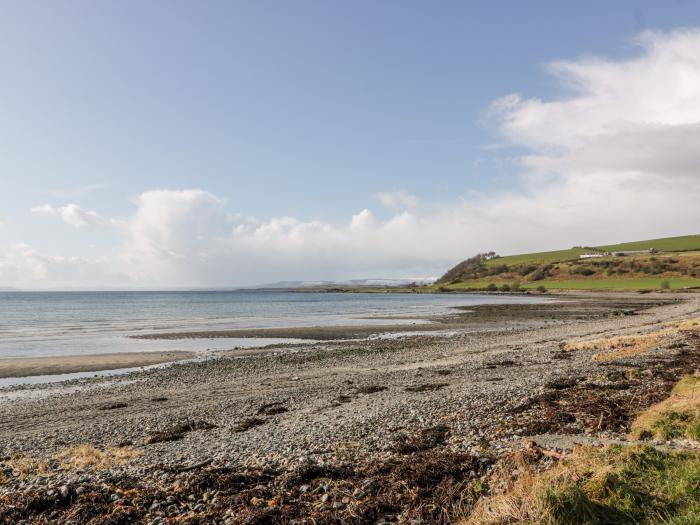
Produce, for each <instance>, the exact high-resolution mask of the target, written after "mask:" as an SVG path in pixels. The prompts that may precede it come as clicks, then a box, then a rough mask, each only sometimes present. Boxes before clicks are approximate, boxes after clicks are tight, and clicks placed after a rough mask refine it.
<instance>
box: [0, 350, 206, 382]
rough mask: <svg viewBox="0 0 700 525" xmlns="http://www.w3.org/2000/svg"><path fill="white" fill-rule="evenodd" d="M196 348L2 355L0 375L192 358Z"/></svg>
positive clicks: (20, 375)
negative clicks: (188, 349)
mask: <svg viewBox="0 0 700 525" xmlns="http://www.w3.org/2000/svg"><path fill="white" fill-rule="evenodd" d="M194 356H195V353H194V352H186V351H181V350H174V351H170V352H168V351H165V352H118V353H110V354H86V355H67V356H42V357H3V358H0V379H9V378H24V377H34V376H46V375H60V374H73V373H80V372H104V371H108V370H118V369H122V368H137V367H143V366H150V365H158V364H163V363H170V362H177V361H183V360H186V359H192V358H193V357H194Z"/></svg>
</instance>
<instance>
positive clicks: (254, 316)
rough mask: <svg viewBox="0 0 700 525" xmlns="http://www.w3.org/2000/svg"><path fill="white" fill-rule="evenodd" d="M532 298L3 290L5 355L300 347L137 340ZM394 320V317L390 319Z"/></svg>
mask: <svg viewBox="0 0 700 525" xmlns="http://www.w3.org/2000/svg"><path fill="white" fill-rule="evenodd" d="M543 300H544V299H542V298H537V297H530V296H507V295H485V294H482V295H479V294H418V293H415V294H404V293H325V292H295V291H268V290H265V291H261V290H244V291H183V292H181V291H158V292H141V291H134V292H0V357H38V356H61V355H81V354H99V353H111V352H143V351H164V350H167V351H172V350H188V351H196V352H216V351H218V350H227V349H232V348H235V347H238V348H246V347H257V346H265V345H269V344H273V343H281V342H294V340H290V339H272V338H216V339H213V338H207V339H177V340H164V339H160V340H158V339H134V338H132V337H131V336H134V335H140V334H153V333H159V332H178V331H207V330H226V329H235V328H274V327H303V326H328V325H339V326H342V325H353V324H361V325H367V324H376V325H382V324H392V325H395V324H397V323H406V324H411V323H419V322H425V321H424V320H423V319H424V318H425V317H426V316H431V315H440V314H446V313H450V312H451V311H454V310H452V309H453V308H455V307H465V306H466V307H468V306H473V305H479V304H503V303H535V302H539V301H543ZM389 318H391V319H389Z"/></svg>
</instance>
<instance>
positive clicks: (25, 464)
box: [0, 454, 52, 479]
mask: <svg viewBox="0 0 700 525" xmlns="http://www.w3.org/2000/svg"><path fill="white" fill-rule="evenodd" d="M0 467H2V468H3V469H7V470H10V471H11V472H12V474H13V475H14V476H15V477H17V478H20V479H26V478H28V477H32V476H48V475H50V474H51V473H52V470H51V467H50V466H49V463H48V461H46V460H43V459H37V458H35V457H32V456H29V455H27V454H17V455H15V456H13V457H11V458H10V459H8V460H6V461H3V462H2V463H0Z"/></svg>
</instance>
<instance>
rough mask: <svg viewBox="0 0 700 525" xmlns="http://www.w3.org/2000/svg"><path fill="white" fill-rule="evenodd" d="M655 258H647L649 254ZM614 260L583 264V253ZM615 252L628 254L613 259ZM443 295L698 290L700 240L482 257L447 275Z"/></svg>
mask: <svg viewBox="0 0 700 525" xmlns="http://www.w3.org/2000/svg"><path fill="white" fill-rule="evenodd" d="M652 248H653V249H654V252H649V250H650V249H652ZM591 252H598V253H600V254H601V255H602V254H603V252H609V253H610V254H611V255H608V256H601V257H595V258H585V259H582V258H580V257H579V256H580V255H582V254H584V253H591ZM615 252H641V253H628V254H625V255H624V256H615V255H614V254H615ZM437 285H438V287H440V288H441V289H448V290H449V289H453V290H460V289H477V290H478V289H488V290H496V289H498V290H502V291H507V290H508V289H531V288H538V289H543V288H544V289H553V290H554V289H588V290H626V289H627V290H641V289H690V288H700V235H685V236H681V237H666V238H662V239H649V240H645V241H635V242H625V243H619V244H610V245H606V246H595V247H575V248H571V249H568V250H555V251H549V252H535V253H525V254H518V255H508V256H504V257H499V256H497V255H496V254H494V253H493V252H490V253H484V254H479V255H476V256H474V257H471V258H469V259H466V260H464V261H462V262H461V263H459V264H457V265H456V266H454V267H453V268H451V269H450V270H448V271H447V272H446V273H445V274H444V275H443V276H442V277H441V278H440V279H439V280H438V281H437Z"/></svg>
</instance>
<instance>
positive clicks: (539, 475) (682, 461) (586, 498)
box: [462, 445, 700, 525]
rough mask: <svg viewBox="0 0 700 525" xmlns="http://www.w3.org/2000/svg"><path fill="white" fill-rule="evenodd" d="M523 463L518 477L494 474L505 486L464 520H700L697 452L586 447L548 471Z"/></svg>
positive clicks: (567, 523) (677, 524)
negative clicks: (538, 469)
mask: <svg viewBox="0 0 700 525" xmlns="http://www.w3.org/2000/svg"><path fill="white" fill-rule="evenodd" d="M516 468H517V470H518V476H517V479H516V480H515V481H510V482H508V481H507V480H508V479H509V477H512V471H511V472H510V473H504V472H502V471H501V472H499V471H496V472H495V473H494V475H495V476H496V477H498V482H499V483H502V481H501V480H502V479H505V480H506V481H505V488H504V489H502V490H498V491H497V493H496V494H493V495H492V496H491V497H488V498H483V499H482V500H480V501H479V502H478V503H477V505H476V506H475V509H474V511H473V512H472V513H471V514H470V516H469V518H467V519H466V521H464V522H463V524H462V525H477V524H479V525H506V524H511V523H521V524H531V525H535V524H538V525H574V524H577V525H578V524H581V525H583V524H586V525H604V524H620V525H623V524H629V525H632V524H635V525H658V524H661V523H665V524H667V525H671V524H673V525H681V524H683V525H685V524H688V525H690V524H697V523H700V455H699V454H698V453H696V452H673V453H665V452H661V451H659V450H656V449H654V448H653V447H650V446H640V445H638V446H628V447H625V446H619V445H616V446H609V447H605V448H596V447H591V446H586V447H579V448H578V449H576V451H575V452H574V453H573V454H571V455H570V456H568V457H566V458H564V459H563V460H562V461H560V462H559V463H558V464H557V465H556V466H555V467H553V468H552V469H549V470H546V471H544V472H537V471H536V470H533V469H532V468H531V467H530V465H529V464H528V463H527V462H525V461H521V462H520V465H516ZM504 476H505V477H504ZM493 483H494V480H493V479H492V480H491V484H493Z"/></svg>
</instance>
